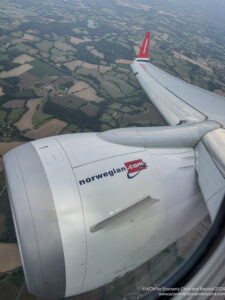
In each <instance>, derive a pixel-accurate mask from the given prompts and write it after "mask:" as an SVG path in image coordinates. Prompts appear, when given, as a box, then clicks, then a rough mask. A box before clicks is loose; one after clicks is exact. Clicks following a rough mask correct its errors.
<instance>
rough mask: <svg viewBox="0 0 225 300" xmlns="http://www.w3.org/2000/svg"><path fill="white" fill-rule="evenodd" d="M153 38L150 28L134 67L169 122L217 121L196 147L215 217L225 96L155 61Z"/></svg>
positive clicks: (224, 165)
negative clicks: (152, 58) (151, 50)
mask: <svg viewBox="0 0 225 300" xmlns="http://www.w3.org/2000/svg"><path fill="white" fill-rule="evenodd" d="M149 41H150V33H149V32H148V33H147V34H146V36H145V39H144V41H143V44H142V47H141V50H140V53H139V55H138V57H137V59H135V61H134V62H133V63H132V65H131V68H132V70H133V72H134V74H135V75H136V77H137V79H138V81H139V83H140V84H141V86H142V87H143V89H144V90H145V92H146V94H147V95H148V97H149V98H150V100H151V101H152V103H153V104H154V105H155V106H156V108H157V109H158V110H159V111H160V113H161V114H162V116H163V117H164V118H165V119H166V120H167V122H168V123H169V125H172V126H175V125H181V124H183V125H184V124H191V123H193V124H195V125H196V126H198V124H202V123H204V122H205V121H212V122H213V123H215V128H214V129H213V130H211V131H210V132H208V133H206V134H205V135H203V136H202V138H201V140H200V141H199V143H198V144H197V145H196V148H195V149H196V171H197V174H198V183H199V186H200V188H201V192H202V195H203V197H204V199H205V202H206V204H207V207H208V210H209V213H210V215H211V218H212V220H213V219H214V218H215V216H216V213H217V211H218V208H219V206H220V203H221V201H222V198H223V196H224V194H225V129H224V128H225V98H224V97H222V96H219V95H216V94H215V93H212V92H209V91H206V90H204V89H201V88H199V87H196V86H194V85H191V84H189V83H187V82H185V81H184V80H181V79H179V78H176V77H174V76H172V75H170V74H168V73H166V72H164V71H162V70H161V69H159V68H158V67H156V66H154V65H153V64H151V63H150V61H149V58H148V57H149ZM216 125H217V127H216ZM218 126H219V127H220V128H218ZM175 127H178V126H175ZM199 128H200V127H199Z"/></svg>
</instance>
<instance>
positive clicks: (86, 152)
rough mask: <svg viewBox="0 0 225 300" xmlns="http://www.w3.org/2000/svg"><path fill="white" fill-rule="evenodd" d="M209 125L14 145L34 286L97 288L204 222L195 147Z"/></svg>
mask: <svg viewBox="0 0 225 300" xmlns="http://www.w3.org/2000/svg"><path fill="white" fill-rule="evenodd" d="M210 126H211V125H210V123H207V122H205V123H204V124H203V126H202V128H201V129H199V126H198V128H197V127H196V128H195V126H194V125H191V126H190V125H180V126H177V127H174V128H173V127H165V128H164V127H157V128H148V129H147V128H145V129H144V128H128V129H124V130H113V131H109V132H105V133H100V134H97V133H82V134H68V135H62V136H55V137H49V138H44V139H41V140H36V141H33V142H29V143H26V144H23V145H21V146H19V147H16V148H15V149H13V150H11V151H9V152H8V153H7V154H6V155H5V156H4V166H5V173H6V178H7V187H8V194H9V198H10V204H11V210H12V214H13V219H14V225H15V229H16V234H17V239H18V244H19V249H20V254H21V258H22V264H23V269H24V274H25V279H26V284H27V288H28V290H29V291H30V292H31V293H32V294H34V295H36V296H40V297H48V298H59V297H67V296H71V295H76V294H80V293H83V292H86V291H89V290H91V289H94V288H97V287H99V286H102V285H104V284H107V283H109V282H111V281H113V280H114V279H116V278H118V277H120V276H123V275H124V274H125V273H127V272H129V271H131V270H133V269H135V268H137V267H138V266H139V265H141V264H142V263H144V262H146V261H147V260H149V259H150V258H151V257H153V256H154V255H156V254H157V253H159V252H160V251H161V250H162V249H164V248H166V247H167V246H168V245H170V244H171V243H173V242H174V241H176V240H177V239H178V238H179V237H181V236H182V235H184V234H185V233H186V232H187V231H189V230H190V229H191V228H192V227H193V226H195V225H196V224H197V223H198V222H200V221H201V220H202V219H203V218H204V217H205V216H206V215H207V213H208V211H207V208H206V205H205V202H204V200H203V198H202V195H201V192H200V190H199V187H198V184H197V180H196V171H195V167H196V166H195V163H196V157H195V151H194V149H193V145H194V144H196V142H197V141H198V140H199V135H201V134H203V133H206V132H207V131H209V130H210V128H211V127H210ZM187 135H188V138H187ZM146 137H147V138H146ZM159 137H160V139H159ZM172 137H175V138H172ZM185 137H186V138H185ZM169 139H172V142H171V145H170V146H168V145H169V143H168V140H169ZM121 141H122V142H121ZM163 141H165V143H164V142H163ZM163 143H164V144H163Z"/></svg>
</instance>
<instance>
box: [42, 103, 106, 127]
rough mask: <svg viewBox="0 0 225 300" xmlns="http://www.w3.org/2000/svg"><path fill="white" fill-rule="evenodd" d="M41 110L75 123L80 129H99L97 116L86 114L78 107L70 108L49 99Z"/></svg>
mask: <svg viewBox="0 0 225 300" xmlns="http://www.w3.org/2000/svg"><path fill="white" fill-rule="evenodd" d="M43 112H44V113H48V114H52V115H53V116H54V117H55V118H57V119H60V120H63V121H65V122H67V123H69V124H71V123H72V124H76V125H77V126H78V127H79V128H81V129H90V130H91V131H99V130H100V128H101V122H100V121H99V118H98V117H90V116H87V115H86V114H85V113H84V112H83V111H81V110H80V109H77V110H72V109H70V108H68V107H65V106H61V105H58V104H55V103H53V102H52V101H50V100H48V101H47V102H46V103H45V105H44V107H43Z"/></svg>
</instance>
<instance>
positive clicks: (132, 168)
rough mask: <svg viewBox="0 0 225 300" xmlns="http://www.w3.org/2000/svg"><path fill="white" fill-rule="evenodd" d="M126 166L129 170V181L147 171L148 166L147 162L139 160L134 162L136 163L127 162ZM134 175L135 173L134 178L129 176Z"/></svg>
mask: <svg viewBox="0 0 225 300" xmlns="http://www.w3.org/2000/svg"><path fill="white" fill-rule="evenodd" d="M124 164H125V166H126V168H127V177H128V178H129V179H131V178H133V177H135V176H136V175H138V174H139V173H140V172H141V171H143V170H145V169H147V165H146V163H145V162H143V160H142V159H137V160H134V161H129V162H126V163H124ZM132 173H135V174H133V175H132V176H131V175H129V174H132Z"/></svg>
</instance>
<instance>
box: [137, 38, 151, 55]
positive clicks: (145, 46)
mask: <svg viewBox="0 0 225 300" xmlns="http://www.w3.org/2000/svg"><path fill="white" fill-rule="evenodd" d="M149 48H150V32H147V33H146V36H145V39H144V41H143V43H142V46H141V50H140V52H139V54H138V57H137V58H138V59H145V60H148V59H149Z"/></svg>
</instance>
